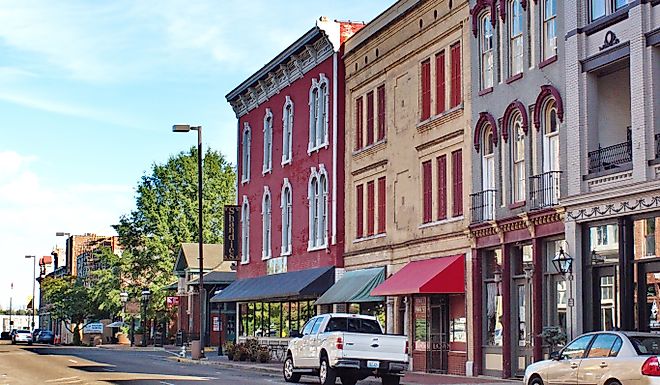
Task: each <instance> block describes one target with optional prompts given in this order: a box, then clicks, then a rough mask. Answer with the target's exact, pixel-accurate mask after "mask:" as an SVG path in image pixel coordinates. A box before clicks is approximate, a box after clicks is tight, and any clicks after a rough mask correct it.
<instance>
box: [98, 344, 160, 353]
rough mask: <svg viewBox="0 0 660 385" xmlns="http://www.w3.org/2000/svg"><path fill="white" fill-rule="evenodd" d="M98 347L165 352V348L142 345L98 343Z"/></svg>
mask: <svg viewBox="0 0 660 385" xmlns="http://www.w3.org/2000/svg"><path fill="white" fill-rule="evenodd" d="M96 348H98V349H105V350H121V351H134V352H163V351H165V348H161V347H154V346H151V347H142V346H112V345H98V346H96Z"/></svg>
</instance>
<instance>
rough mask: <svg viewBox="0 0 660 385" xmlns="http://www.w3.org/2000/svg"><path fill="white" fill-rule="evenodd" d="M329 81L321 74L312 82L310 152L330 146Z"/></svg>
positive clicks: (310, 96) (310, 93)
mask: <svg viewBox="0 0 660 385" xmlns="http://www.w3.org/2000/svg"><path fill="white" fill-rule="evenodd" d="M328 100H329V99H328V79H327V78H326V77H325V76H324V75H323V74H321V76H320V77H319V79H318V80H317V79H313V80H312V87H311V88H310V89H309V145H308V151H313V150H317V149H319V148H320V147H321V146H324V145H327V144H328Z"/></svg>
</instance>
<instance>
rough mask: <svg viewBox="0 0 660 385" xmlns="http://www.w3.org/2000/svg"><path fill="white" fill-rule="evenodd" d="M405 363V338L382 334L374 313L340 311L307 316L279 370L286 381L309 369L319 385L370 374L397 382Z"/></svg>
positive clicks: (349, 382)
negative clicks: (309, 317)
mask: <svg viewBox="0 0 660 385" xmlns="http://www.w3.org/2000/svg"><path fill="white" fill-rule="evenodd" d="M293 337H296V336H295V335H293ZM407 368H408V338H407V337H405V336H395V335H385V334H383V329H382V327H381V326H380V323H378V320H377V319H376V318H375V317H371V316H365V315H357V314H341V313H339V314H323V315H319V316H316V317H314V318H312V319H310V320H309V321H307V323H306V324H305V326H304V327H303V331H302V336H298V337H296V338H294V339H292V340H291V341H290V342H289V346H288V348H287V353H286V356H285V360H284V367H283V373H284V380H285V381H287V382H298V381H300V377H301V376H302V375H303V374H310V375H318V376H319V379H320V380H321V385H330V384H334V383H335V381H336V379H337V377H340V378H341V382H342V384H344V385H354V384H355V383H356V382H357V381H359V380H362V379H365V378H367V377H369V376H376V377H380V378H381V379H382V381H383V385H398V384H399V383H400V381H401V377H402V376H403V371H404V370H406V369H407Z"/></svg>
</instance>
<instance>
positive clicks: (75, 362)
mask: <svg viewBox="0 0 660 385" xmlns="http://www.w3.org/2000/svg"><path fill="white" fill-rule="evenodd" d="M69 362H73V363H74V364H77V363H78V361H76V360H71V359H70V360H69Z"/></svg>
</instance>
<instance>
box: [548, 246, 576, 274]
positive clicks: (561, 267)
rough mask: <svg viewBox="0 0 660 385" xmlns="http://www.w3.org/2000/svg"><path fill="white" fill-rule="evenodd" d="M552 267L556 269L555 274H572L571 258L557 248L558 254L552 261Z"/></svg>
mask: <svg viewBox="0 0 660 385" xmlns="http://www.w3.org/2000/svg"><path fill="white" fill-rule="evenodd" d="M552 265H553V266H554V267H555V269H557V272H559V273H562V274H569V273H571V272H573V257H571V256H570V255H568V254H566V253H565V252H564V249H563V248H561V247H560V248H559V252H558V253H557V255H555V257H554V258H553V259H552Z"/></svg>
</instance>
